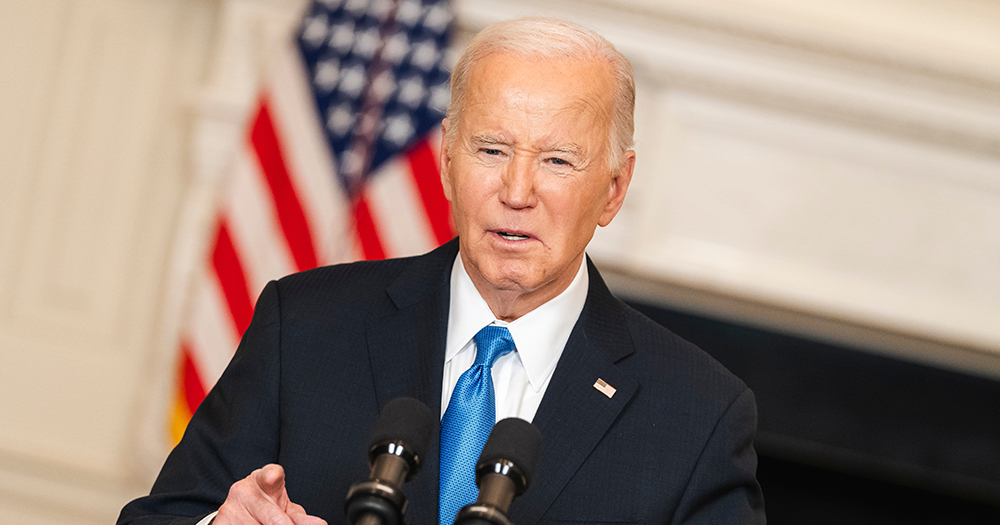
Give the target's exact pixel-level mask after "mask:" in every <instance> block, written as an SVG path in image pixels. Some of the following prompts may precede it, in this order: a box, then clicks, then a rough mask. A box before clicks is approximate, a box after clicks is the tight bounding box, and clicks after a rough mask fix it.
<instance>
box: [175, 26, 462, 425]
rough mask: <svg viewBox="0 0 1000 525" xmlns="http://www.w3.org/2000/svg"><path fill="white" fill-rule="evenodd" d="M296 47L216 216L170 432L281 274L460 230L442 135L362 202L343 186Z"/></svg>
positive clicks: (270, 91)
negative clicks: (441, 160) (447, 187)
mask: <svg viewBox="0 0 1000 525" xmlns="http://www.w3.org/2000/svg"><path fill="white" fill-rule="evenodd" d="M306 75H307V73H306V71H305V68H304V67H303V65H302V62H301V59H300V57H299V55H298V53H297V50H296V49H295V48H294V47H293V46H291V45H290V46H288V47H287V49H286V50H285V52H284V53H283V54H282V55H281V57H280V58H279V59H278V60H277V64H276V71H275V72H274V75H273V76H272V79H273V80H272V82H271V83H270V84H269V85H268V86H267V87H266V89H265V92H264V95H263V96H262V97H261V99H260V103H259V105H258V108H257V112H256V114H255V116H254V118H253V119H252V120H251V121H250V124H249V130H248V131H249V132H248V134H247V138H246V141H245V143H244V144H243V146H242V147H241V148H240V153H239V158H238V159H237V160H236V162H235V168H234V170H233V172H232V173H231V174H230V179H229V180H228V181H227V185H226V189H224V190H223V195H222V198H221V199H220V200H219V206H218V209H217V212H216V216H215V220H214V225H213V226H212V227H213V233H212V237H211V240H210V245H209V248H208V253H207V257H206V261H205V264H203V265H202V266H201V268H200V274H199V275H198V276H197V282H196V284H195V288H194V292H193V296H192V298H191V301H190V302H189V305H190V308H189V310H188V311H187V312H186V314H185V316H186V321H185V323H184V325H183V328H182V332H181V338H180V339H181V344H180V346H181V363H180V367H179V370H178V385H177V396H176V399H175V403H174V414H173V421H172V425H171V426H172V434H173V438H174V440H175V441H176V440H179V439H180V435H181V433H182V432H183V428H184V426H186V424H187V420H188V419H189V418H190V416H191V414H192V413H193V411H194V409H195V408H197V406H198V404H199V403H200V402H201V400H202V399H203V398H204V397H205V393H206V392H208V390H209V389H210V388H211V386H212V385H213V384H214V383H215V381H216V380H218V378H219V376H221V375H222V372H223V370H224V369H225V367H226V365H227V364H228V362H229V360H230V358H231V357H232V355H233V352H234V351H235V349H236V346H237V344H238V341H239V339H240V337H241V336H242V334H243V332H244V331H245V330H246V328H247V326H248V325H249V323H250V319H251V317H252V315H253V306H254V302H255V300H256V297H257V294H258V293H259V292H260V290H261V289H262V288H263V287H264V285H265V284H266V283H267V282H268V281H269V280H272V279H277V278H279V277H281V276H283V275H287V274H289V273H293V272H296V271H301V270H306V269H309V268H312V267H315V266H317V265H323V264H335V263H339V262H345V261H349V260H355V259H362V258H364V259H381V258H386V257H400V256H406V255H414V254H418V253H423V252H426V251H428V250H430V249H433V248H434V247H436V246H438V245H440V244H442V243H444V242H446V241H448V240H449V239H451V238H452V236H453V235H454V227H453V225H452V223H451V213H450V210H449V207H448V203H447V201H446V200H445V198H444V194H443V191H442V188H441V181H440V176H439V172H440V170H439V168H438V152H439V149H438V148H439V144H440V141H441V139H440V132H439V131H437V132H434V133H431V134H429V135H428V136H427V137H425V138H424V139H423V140H421V141H420V142H418V143H417V144H416V145H415V146H414V147H413V148H411V149H410V150H409V151H408V152H407V153H406V154H404V155H402V156H399V157H397V158H395V159H391V160H390V161H389V162H386V163H385V164H383V166H381V167H380V169H379V171H378V172H377V173H376V174H375V175H374V176H373V177H372V178H371V182H370V183H369V184H368V186H367V187H365V188H364V190H363V191H362V192H361V195H360V197H359V198H358V199H356V200H355V201H354V202H351V201H349V200H348V198H347V196H346V195H345V194H344V192H343V190H342V188H341V186H340V184H339V183H338V182H337V178H336V172H335V170H334V162H333V159H332V158H331V155H330V151H329V147H328V145H327V142H326V138H325V136H324V134H323V130H322V128H321V126H322V120H321V118H320V115H318V113H317V111H316V109H315V105H314V102H313V98H312V94H311V92H310V88H309V84H308V80H307V76H306Z"/></svg>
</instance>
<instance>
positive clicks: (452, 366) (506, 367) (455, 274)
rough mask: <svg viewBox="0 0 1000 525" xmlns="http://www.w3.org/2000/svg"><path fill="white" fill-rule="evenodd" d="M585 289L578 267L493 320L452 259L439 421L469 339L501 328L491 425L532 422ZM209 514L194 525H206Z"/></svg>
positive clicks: (471, 345)
mask: <svg viewBox="0 0 1000 525" xmlns="http://www.w3.org/2000/svg"><path fill="white" fill-rule="evenodd" d="M589 289H590V279H588V273H587V265H586V264H585V263H581V264H580V269H579V270H577V272H576V276H575V277H574V278H573V282H571V283H569V286H568V287H567V288H566V289H565V290H563V291H562V293H560V294H559V295H557V296H555V297H553V298H552V299H551V300H549V302H547V303H545V304H543V305H541V306H539V307H538V308H535V309H534V310H532V311H530V312H528V313H526V314H524V315H522V316H521V317H519V318H517V319H516V320H514V321H511V322H509V323H508V322H506V321H501V320H499V319H497V318H496V317H494V316H493V312H492V311H491V310H490V307H489V306H488V305H487V304H486V300H484V299H483V297H482V296H481V295H479V290H476V285H474V284H472V279H471V278H470V277H469V274H468V273H466V271H465V266H464V265H463V264H462V255H461V254H459V255H458V256H456V257H455V264H454V265H453V266H452V268H451V299H450V301H451V303H450V305H449V308H448V341H447V344H446V346H445V351H444V375H443V378H442V381H441V417H444V411H445V410H447V409H448V401H449V400H450V399H451V392H452V390H454V389H455V384H456V383H458V378H459V376H461V375H462V373H463V372H465V371H466V370H468V368H469V367H470V366H472V363H474V362H475V361H476V343H475V342H474V341H473V340H472V338H473V337H474V336H475V335H476V333H478V332H479V330H481V329H482V328H483V327H484V326H486V325H489V324H495V325H497V326H506V327H507V330H510V335H511V337H512V338H513V339H514V347H515V350H514V351H513V352H511V353H509V354H507V355H505V356H501V357H500V358H499V359H497V360H496V362H495V363H494V364H493V388H494V392H495V395H496V403H497V421H500V420H501V419H504V418H508V417H519V418H521V419H523V420H525V421H531V420H532V419H534V417H535V412H536V411H537V410H538V405H539V403H541V402H542V396H543V395H545V388H546V387H548V385H549V380H551V379H552V373H553V372H554V371H555V369H556V364H557V363H558V362H559V356H561V355H562V352H563V348H564V347H565V346H566V341H568V340H569V334H570V332H572V331H573V326H574V325H576V320H577V319H578V318H579V317H580V312H582V311H583V304H584V303H585V302H587V292H588V290H589ZM216 514H218V512H213V513H212V514H209V515H208V516H205V518H204V519H202V520H201V521H199V522H198V524H197V525H209V523H211V522H212V519H213V518H215V515H216Z"/></svg>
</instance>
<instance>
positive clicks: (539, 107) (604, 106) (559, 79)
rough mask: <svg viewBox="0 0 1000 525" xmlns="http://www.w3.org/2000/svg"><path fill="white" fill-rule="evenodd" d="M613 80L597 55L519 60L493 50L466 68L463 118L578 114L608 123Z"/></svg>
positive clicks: (584, 117)
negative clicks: (591, 57) (593, 57)
mask: <svg viewBox="0 0 1000 525" xmlns="http://www.w3.org/2000/svg"><path fill="white" fill-rule="evenodd" d="M613 100H614V82H613V79H612V75H611V68H610V66H609V65H608V64H607V63H606V62H604V61H600V60H597V59H578V58H574V59H569V58H554V59H550V58H540V59H530V58H522V57H518V56H515V55H511V54H506V53H493V54H490V55H487V56H485V57H483V58H481V59H479V60H477V61H476V62H475V63H473V64H472V66H471V67H470V69H469V76H468V83H467V85H466V94H465V104H464V108H463V118H464V117H465V116H474V115H499V116H505V115H506V116H510V113H512V112H513V113H520V114H523V115H524V116H525V117H538V118H545V117H554V116H561V117H562V118H566V117H576V118H583V119H585V120H588V121H590V124H592V125H604V126H607V124H608V123H609V122H610V115H611V112H612V104H613Z"/></svg>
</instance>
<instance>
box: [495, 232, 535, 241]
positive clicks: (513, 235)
mask: <svg viewBox="0 0 1000 525" xmlns="http://www.w3.org/2000/svg"><path fill="white" fill-rule="evenodd" d="M497 235H499V236H501V237H503V238H504V239H507V240H508V241H523V240H525V239H527V238H528V236H527V235H521V234H520V233H508V232H497Z"/></svg>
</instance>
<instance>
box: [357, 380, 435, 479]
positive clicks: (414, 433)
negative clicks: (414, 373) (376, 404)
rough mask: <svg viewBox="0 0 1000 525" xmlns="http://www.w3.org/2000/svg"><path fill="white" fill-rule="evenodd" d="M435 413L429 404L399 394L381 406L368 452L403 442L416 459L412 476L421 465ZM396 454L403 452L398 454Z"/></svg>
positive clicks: (370, 435) (411, 472)
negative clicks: (389, 444)
mask: <svg viewBox="0 0 1000 525" xmlns="http://www.w3.org/2000/svg"><path fill="white" fill-rule="evenodd" d="M435 422H436V421H435V418H434V414H432V413H431V409H430V408H427V405H425V404H423V403H422V402H420V401H417V400H416V399H413V398H412V397H397V398H395V399H393V400H391V401H389V402H388V403H386V404H385V406H384V407H383V408H382V412H381V413H380V414H379V415H378V419H376V420H375V423H374V424H372V428H371V432H370V433H369V440H368V443H369V454H370V455H371V454H372V453H374V452H375V451H376V449H380V448H381V447H382V446H383V445H385V444H388V443H402V444H403V445H404V448H406V449H407V455H412V456H413V459H414V460H415V461H416V464H415V465H411V466H410V475H412V474H413V473H415V472H416V469H417V468H418V467H419V466H420V462H421V461H422V459H423V457H424V454H425V453H426V452H427V446H428V444H429V443H430V440H431V431H432V430H433V429H434V423H435ZM396 455H401V454H399V453H396ZM408 461H409V459H408Z"/></svg>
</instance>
